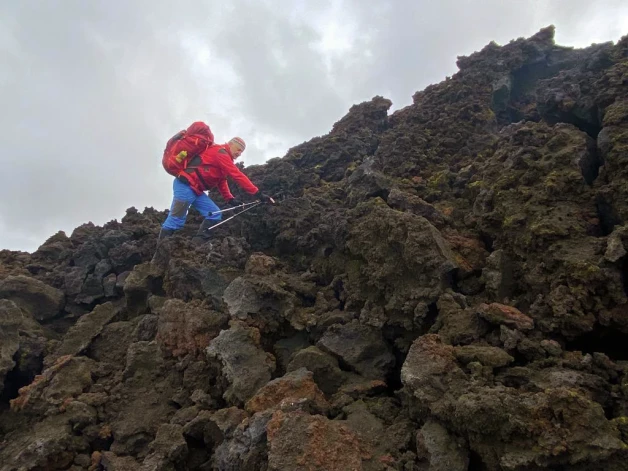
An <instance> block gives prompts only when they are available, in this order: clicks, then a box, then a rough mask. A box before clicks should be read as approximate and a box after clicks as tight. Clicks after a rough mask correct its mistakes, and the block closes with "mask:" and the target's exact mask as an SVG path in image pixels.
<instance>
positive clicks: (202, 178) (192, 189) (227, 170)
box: [159, 137, 274, 241]
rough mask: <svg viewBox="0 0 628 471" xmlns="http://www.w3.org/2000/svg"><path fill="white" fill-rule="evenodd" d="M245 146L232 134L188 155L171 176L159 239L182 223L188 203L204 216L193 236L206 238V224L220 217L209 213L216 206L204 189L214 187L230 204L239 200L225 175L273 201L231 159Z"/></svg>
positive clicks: (232, 204) (255, 194) (270, 201)
mask: <svg viewBox="0 0 628 471" xmlns="http://www.w3.org/2000/svg"><path fill="white" fill-rule="evenodd" d="M245 148H246V143H245V142H244V140H242V139H241V138H239V137H234V138H232V139H231V140H230V141H229V142H228V143H227V144H214V145H211V146H209V147H208V148H207V149H206V150H205V151H203V152H201V153H200V154H199V155H196V156H194V157H192V158H191V159H190V162H189V163H188V165H187V166H186V168H185V170H183V171H182V172H181V173H180V174H179V176H177V177H176V178H175V179H174V182H173V193H174V195H173V198H172V205H171V207H170V213H169V214H168V217H167V218H166V220H165V221H164V223H163V224H162V226H161V231H160V232H159V240H161V239H163V238H165V237H168V236H171V235H172V234H174V232H175V231H177V230H178V229H181V228H182V227H183V225H184V224H185V220H186V219H187V215H188V210H189V209H190V206H193V207H194V208H195V209H196V210H197V211H198V212H199V213H201V215H203V217H204V218H205V219H204V220H203V222H202V223H201V226H200V228H199V230H198V232H197V233H196V235H195V236H194V239H193V240H195V241H203V240H207V239H208V238H209V231H208V230H209V228H210V227H212V226H213V225H214V224H216V223H218V222H219V221H220V220H221V219H222V214H221V213H217V214H212V212H214V211H219V209H220V208H219V207H218V206H217V205H216V203H214V202H213V201H212V200H211V198H210V197H209V196H208V195H207V194H205V190H207V191H209V190H210V189H211V188H213V187H216V188H217V189H218V191H219V192H220V194H221V195H222V197H223V199H224V200H225V202H226V203H227V204H228V205H229V206H230V207H233V206H239V205H241V204H242V202H241V201H240V200H238V199H237V198H235V197H234V196H233V195H232V194H231V191H229V185H228V183H227V177H228V176H230V177H231V178H233V180H235V182H236V183H237V184H238V185H239V186H240V187H241V188H242V189H243V190H244V191H246V192H247V193H249V194H251V195H254V197H255V198H256V199H258V200H260V201H261V202H263V203H274V200H273V199H272V198H271V197H270V196H268V195H266V194H264V193H262V192H261V191H260V190H259V189H258V188H257V187H256V186H255V185H253V183H251V181H250V180H249V179H248V177H247V176H246V175H244V173H242V172H241V171H240V169H239V168H238V167H236V165H235V163H234V160H235V159H237V158H238V157H239V156H240V155H241V154H242V152H243V151H244V149H245Z"/></svg>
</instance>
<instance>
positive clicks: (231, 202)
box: [227, 198, 244, 208]
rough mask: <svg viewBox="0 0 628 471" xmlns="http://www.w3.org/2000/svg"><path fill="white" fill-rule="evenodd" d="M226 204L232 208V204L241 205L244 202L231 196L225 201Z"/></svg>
mask: <svg viewBox="0 0 628 471" xmlns="http://www.w3.org/2000/svg"><path fill="white" fill-rule="evenodd" d="M227 204H228V205H229V207H230V208H233V207H234V206H242V205H243V204H244V203H242V201H240V200H239V199H238V198H231V199H230V200H229V201H227Z"/></svg>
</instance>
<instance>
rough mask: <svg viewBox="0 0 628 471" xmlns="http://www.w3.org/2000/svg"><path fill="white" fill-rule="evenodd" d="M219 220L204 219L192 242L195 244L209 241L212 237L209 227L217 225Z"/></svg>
mask: <svg viewBox="0 0 628 471" xmlns="http://www.w3.org/2000/svg"><path fill="white" fill-rule="evenodd" d="M218 222H219V221H215V220H212V219H203V222H202V223H201V226H200V227H199V228H198V232H197V233H196V235H195V236H194V237H192V242H193V243H194V244H202V243H204V242H207V241H208V240H209V238H210V235H209V228H210V227H212V226H214V225H216V223H218Z"/></svg>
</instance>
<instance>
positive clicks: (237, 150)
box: [230, 144, 244, 160]
mask: <svg viewBox="0 0 628 471" xmlns="http://www.w3.org/2000/svg"><path fill="white" fill-rule="evenodd" d="M230 147H231V154H232V155H233V160H235V159H237V158H238V157H240V156H241V155H242V152H243V151H244V149H242V147H240V146H239V145H237V144H231V146H230Z"/></svg>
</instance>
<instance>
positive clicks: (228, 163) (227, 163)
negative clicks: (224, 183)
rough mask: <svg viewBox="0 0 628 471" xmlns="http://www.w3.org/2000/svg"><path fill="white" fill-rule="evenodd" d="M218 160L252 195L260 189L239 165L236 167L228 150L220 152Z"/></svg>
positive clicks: (241, 186)
mask: <svg viewBox="0 0 628 471" xmlns="http://www.w3.org/2000/svg"><path fill="white" fill-rule="evenodd" d="M216 160H217V161H218V163H219V165H220V167H221V168H222V169H223V170H224V171H225V173H226V174H227V175H229V176H230V177H231V178H233V180H234V181H235V182H236V183H237V184H238V186H239V187H240V188H242V189H243V190H244V191H246V192H247V193H249V194H251V195H254V194H255V193H257V192H258V191H259V188H257V187H256V186H255V185H253V183H251V180H249V178H248V177H247V176H246V175H244V174H243V173H242V172H241V171H240V169H239V168H238V167H236V165H235V164H234V163H233V160H231V157H230V156H229V154H227V152H226V151H225V152H224V153H222V152H218V154H217V159H216Z"/></svg>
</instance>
